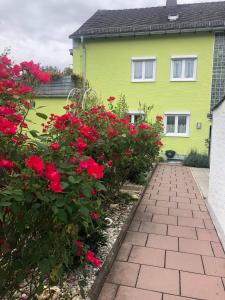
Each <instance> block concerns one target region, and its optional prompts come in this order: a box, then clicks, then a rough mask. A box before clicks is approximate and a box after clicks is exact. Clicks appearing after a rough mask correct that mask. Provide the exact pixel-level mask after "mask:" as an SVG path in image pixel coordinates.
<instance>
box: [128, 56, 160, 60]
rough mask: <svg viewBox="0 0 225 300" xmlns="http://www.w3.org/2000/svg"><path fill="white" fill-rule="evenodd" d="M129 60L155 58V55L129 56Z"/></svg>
mask: <svg viewBox="0 0 225 300" xmlns="http://www.w3.org/2000/svg"><path fill="white" fill-rule="evenodd" d="M131 60H156V56H138V57H131Z"/></svg>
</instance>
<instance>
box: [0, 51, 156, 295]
mask: <svg viewBox="0 0 225 300" xmlns="http://www.w3.org/2000/svg"><path fill="white" fill-rule="evenodd" d="M49 79H50V75H49V73H46V72H43V71H42V70H41V69H40V67H39V65H37V64H35V63H33V62H32V61H31V62H22V63H20V64H13V63H12V62H11V60H10V59H9V58H8V57H6V56H2V57H0V298H1V299H7V300H8V299H9V300H10V299H21V300H22V299H36V295H38V294H40V293H41V292H42V291H43V289H44V286H50V285H54V284H58V283H59V282H60V280H61V278H62V275H63V274H64V272H66V271H67V270H69V269H71V268H73V269H76V268H77V267H78V266H79V267H80V266H82V267H83V268H84V270H85V268H86V265H92V266H93V267H94V268H99V267H100V266H101V261H100V259H99V258H98V257H97V253H95V252H94V251H95V250H96V251H97V249H98V239H97V238H95V239H93V238H92V237H96V236H98V235H99V234H100V232H101V230H102V228H104V226H105V217H106V216H107V207H108V205H109V204H110V203H112V202H116V201H118V197H119V192H120V189H121V187H122V185H123V184H124V182H125V181H126V180H127V177H128V175H129V174H130V172H131V171H132V170H134V169H135V168H137V167H138V166H140V165H143V167H144V166H145V165H150V164H151V163H152V162H154V160H155V158H156V157H157V156H158V154H159V151H160V147H161V146H162V143H161V140H160V139H161V133H162V117H161V116H157V117H156V119H155V120H154V122H152V123H151V124H150V123H148V122H147V121H146V120H144V121H143V122H140V123H139V124H137V125H133V124H131V123H130V121H129V117H128V116H126V115H124V116H121V115H120V114H119V113H118V112H117V111H116V108H115V107H114V105H113V102H114V101H115V98H114V97H112V96H111V97H109V98H108V102H109V109H107V108H106V107H105V106H104V105H99V106H95V107H92V108H87V109H85V108H84V109H82V108H81V105H80V103H77V102H73V103H71V104H68V105H67V106H65V107H64V108H65V113H64V114H63V115H60V116H58V115H55V114H51V115H50V116H46V115H45V114H43V113H40V112H38V107H36V106H35V100H34V97H35V94H34V88H35V87H36V85H37V84H39V83H40V82H41V83H46V82H48V81H49ZM30 110H35V111H36V114H37V115H38V116H39V117H40V118H43V120H44V123H43V125H42V126H43V128H42V132H40V133H39V132H38V131H35V130H30V129H29V126H28V124H29V120H27V115H28V113H29V111H30ZM93 240H94V241H95V243H93ZM90 241H92V242H90ZM21 291H23V292H24V291H25V292H26V296H21V294H20V293H21Z"/></svg>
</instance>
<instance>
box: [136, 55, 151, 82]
mask: <svg viewBox="0 0 225 300" xmlns="http://www.w3.org/2000/svg"><path fill="white" fill-rule="evenodd" d="M148 60H149V61H152V62H153V78H150V79H145V61H148ZM135 61H142V78H141V79H134V62H135ZM155 74H156V57H155V56H145V57H132V58H131V82H153V81H155Z"/></svg>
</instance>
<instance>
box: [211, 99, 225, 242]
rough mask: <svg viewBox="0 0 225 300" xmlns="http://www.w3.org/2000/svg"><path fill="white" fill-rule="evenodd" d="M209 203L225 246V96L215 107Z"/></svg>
mask: <svg viewBox="0 0 225 300" xmlns="http://www.w3.org/2000/svg"><path fill="white" fill-rule="evenodd" d="M208 203H209V210H210V213H211V216H212V219H213V222H214V224H215V226H216V229H217V231H218V234H219V236H220V239H221V242H222V244H223V246H224V247H225V97H224V98H223V99H222V100H221V101H220V102H219V103H218V104H217V105H216V106H214V108H213V121H212V135H211V155H210V173H209V196H208Z"/></svg>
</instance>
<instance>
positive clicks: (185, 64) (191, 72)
mask: <svg viewBox="0 0 225 300" xmlns="http://www.w3.org/2000/svg"><path fill="white" fill-rule="evenodd" d="M196 67H197V56H189V55H186V56H172V58H171V76H170V77H171V80H172V81H193V80H196Z"/></svg>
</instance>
